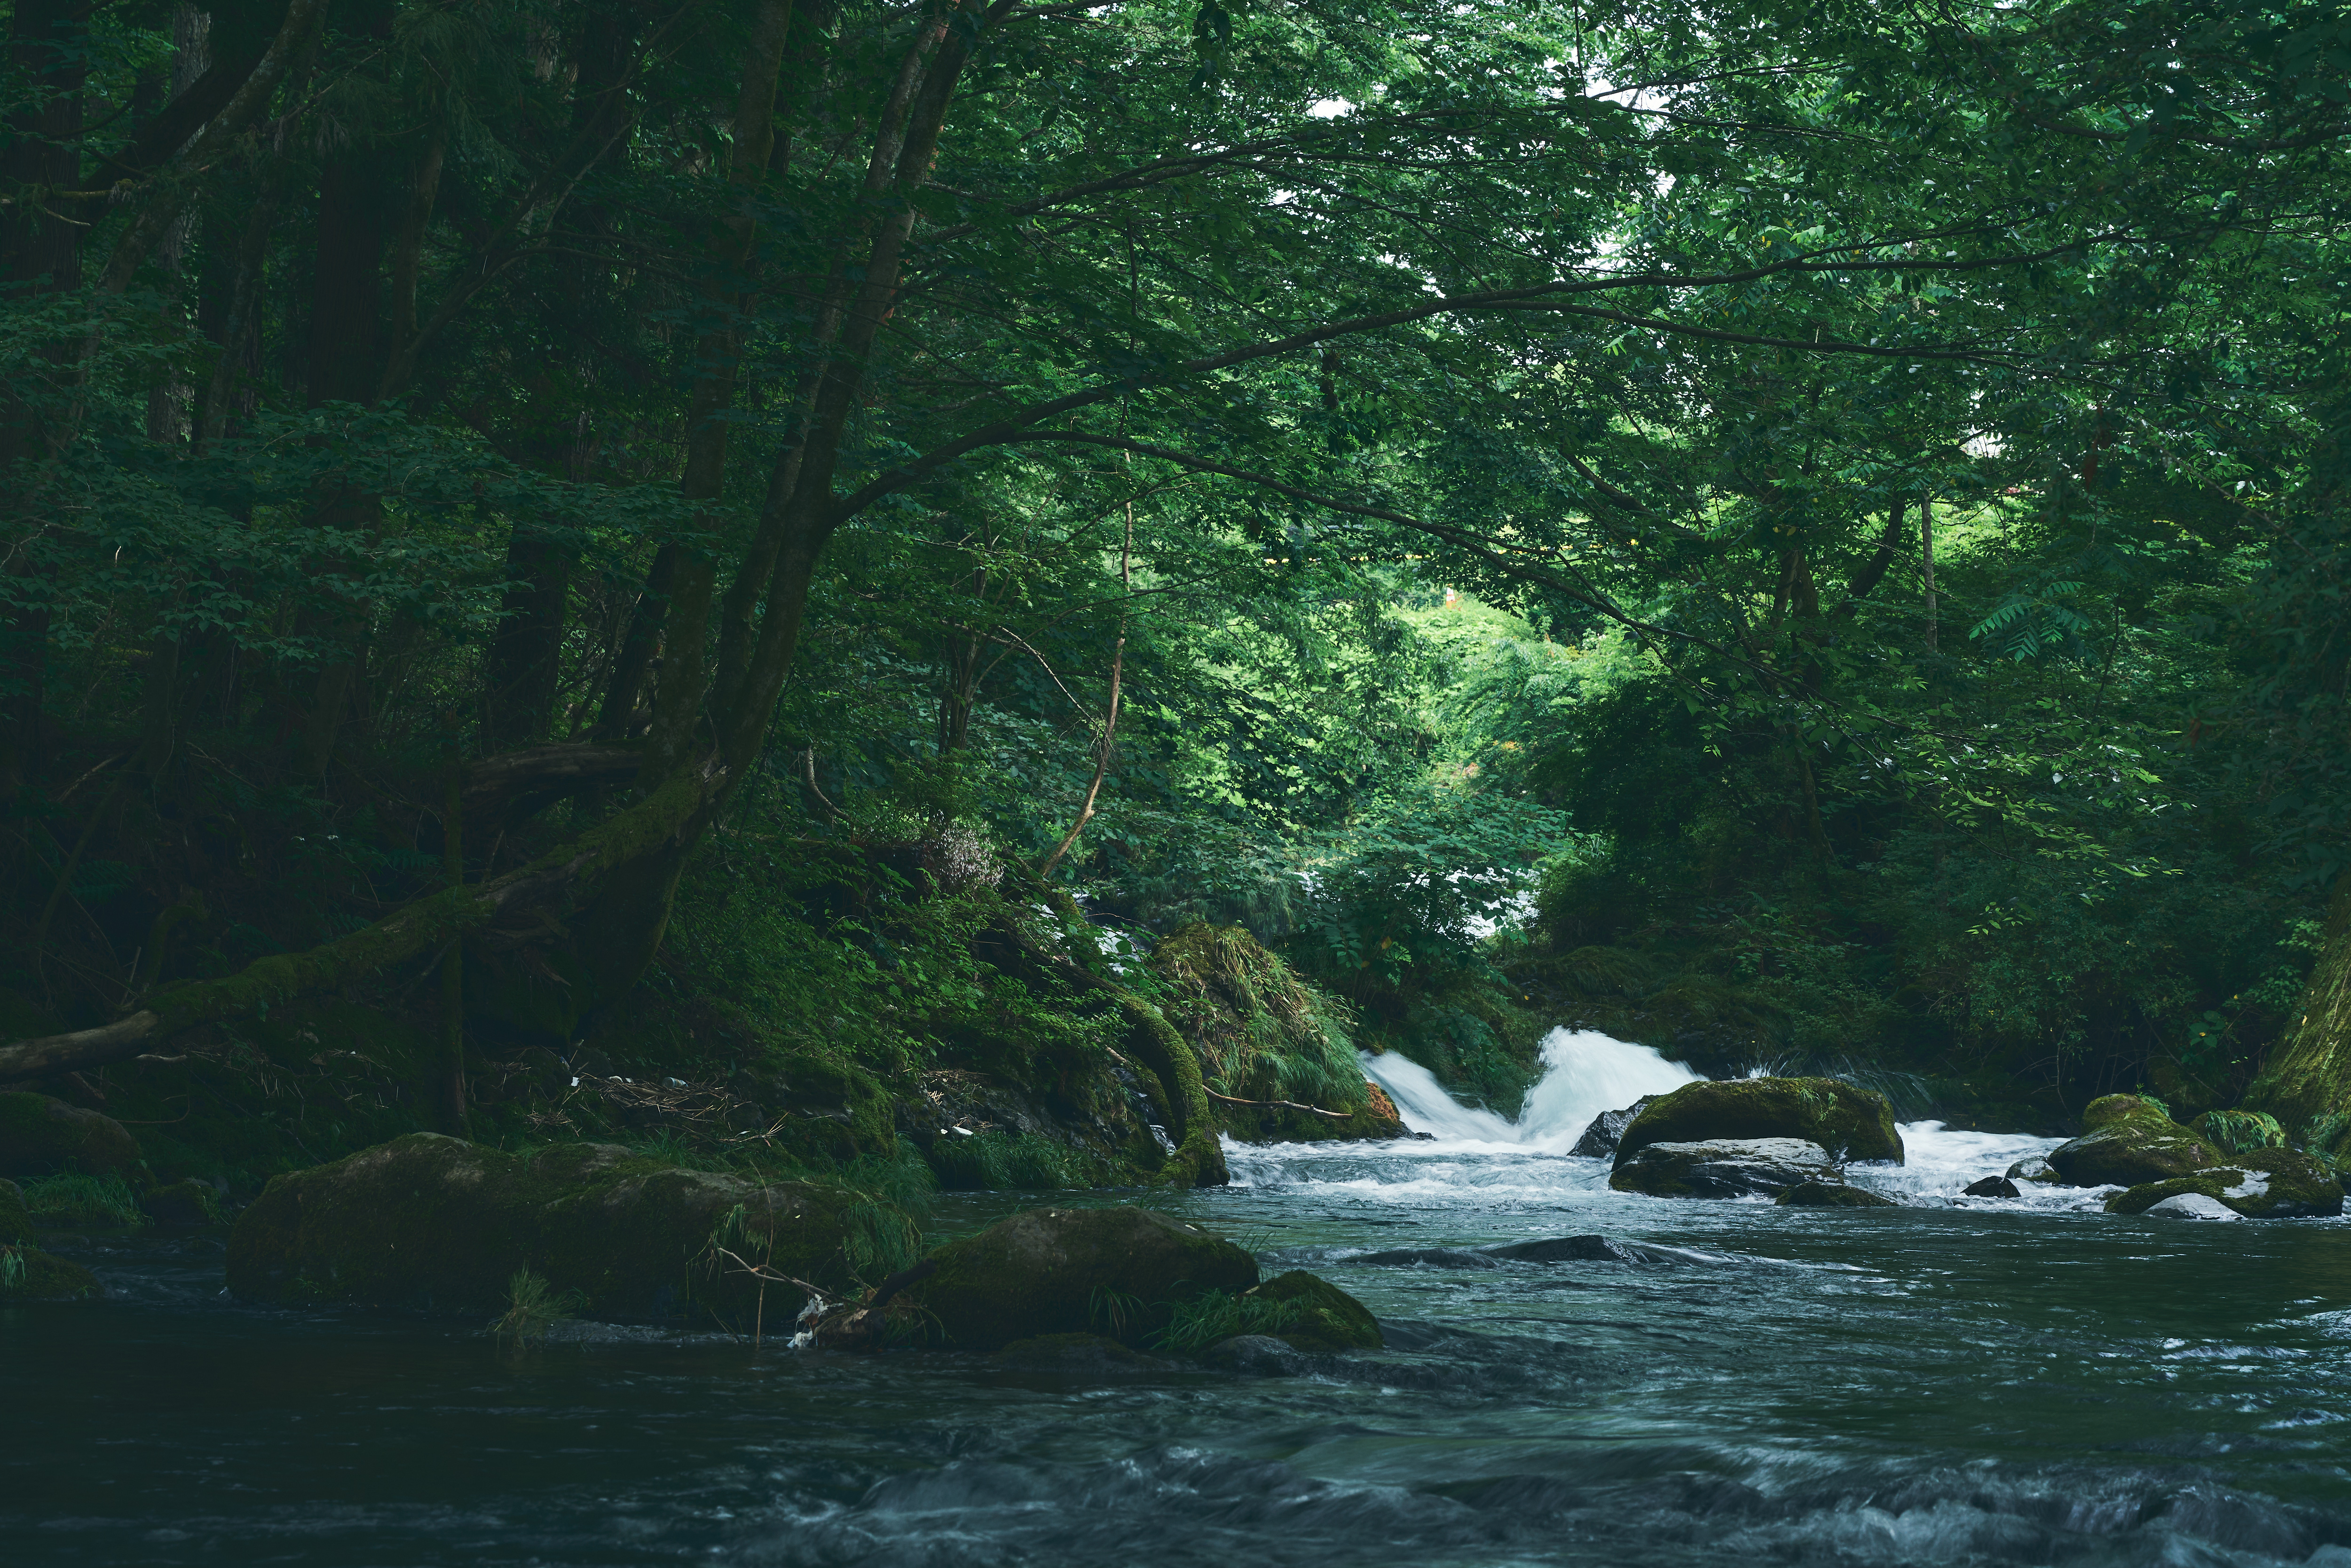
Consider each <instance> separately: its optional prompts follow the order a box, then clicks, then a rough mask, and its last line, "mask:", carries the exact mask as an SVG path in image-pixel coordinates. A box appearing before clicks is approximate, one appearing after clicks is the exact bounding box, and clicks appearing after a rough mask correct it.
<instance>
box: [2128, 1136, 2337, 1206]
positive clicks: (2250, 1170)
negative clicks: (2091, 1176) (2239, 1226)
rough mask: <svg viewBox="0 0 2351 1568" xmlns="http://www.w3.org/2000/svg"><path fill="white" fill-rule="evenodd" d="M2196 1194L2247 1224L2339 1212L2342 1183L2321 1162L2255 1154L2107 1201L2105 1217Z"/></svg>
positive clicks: (2285, 1153)
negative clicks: (2253, 1221) (2182, 1195)
mask: <svg viewBox="0 0 2351 1568" xmlns="http://www.w3.org/2000/svg"><path fill="white" fill-rule="evenodd" d="M2183 1193H2195V1194H2200V1195H2201V1196H2203V1197H2209V1198H2211V1199H2213V1200H2214V1201H2215V1202H2218V1203H2220V1204H2224V1205H2226V1206H2227V1207H2230V1208H2231V1209H2234V1210H2235V1211H2236V1212H2237V1213H2239V1214H2241V1215H2243V1216H2244V1217H2245V1218H2248V1219H2303V1218H2323V1217H2327V1216H2332V1215H2337V1214H2340V1213H2342V1212H2343V1183H2342V1180H2341V1178H2340V1177H2338V1176H2335V1173H2334V1172H2333V1171H2332V1170H2330V1169H2328V1168H2327V1166H2326V1164H2325V1161H2323V1160H2319V1159H2315V1158H2314V1157H2312V1156H2311V1155H2304V1154H2297V1153H2295V1152H2294V1150H2292V1149H2256V1150H2253V1151H2252V1153H2250V1154H2242V1155H2235V1156H2233V1157H2232V1158H2231V1160H2230V1162H2229V1163H2228V1164H2227V1165H2225V1166H2210V1167H2208V1168H2206V1169H2204V1170H2200V1171H2192V1172H2190V1173H2189V1174H2188V1175H2186V1176H2172V1177H2170V1178H2169V1179H2168V1180H2165V1181H2151V1182H2143V1183H2141V1184H2140V1185H2138V1186H2134V1187H2132V1188H2130V1189H2129V1190H2127V1191H2126V1192H2118V1193H2116V1194H2115V1195H2114V1196H2113V1197H2110V1198H2108V1199H2106V1212H2107V1213H2108V1214H2145V1213H2146V1212H2147V1211H2148V1210H2149V1209H2151V1208H2153V1207H2155V1206H2156V1205H2158V1204H2159V1203H2161V1202H2163V1201H2164V1200H2165V1199H2166V1198H2172V1197H2179V1196H2180V1195H2181V1194H2183Z"/></svg>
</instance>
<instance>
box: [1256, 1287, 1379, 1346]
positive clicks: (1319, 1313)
mask: <svg viewBox="0 0 2351 1568" xmlns="http://www.w3.org/2000/svg"><path fill="white" fill-rule="evenodd" d="M1252 1296H1253V1297H1255V1298H1256V1299H1257V1300H1259V1301H1272V1302H1275V1303H1276V1304H1278V1305H1280V1306H1284V1307H1287V1308H1288V1309H1289V1312H1288V1313H1287V1314H1285V1315H1287V1316H1289V1317H1290V1322H1289V1324H1288V1325H1287V1326H1285V1327H1283V1328H1281V1329H1280V1330H1279V1331H1277V1332H1278V1335H1279V1337H1280V1338H1281V1339H1283V1340H1285V1341H1287V1342H1288V1343H1290V1345H1291V1346H1292V1347H1294V1348H1296V1349H1299V1350H1316V1351H1332V1350H1378V1349H1379V1348H1380V1347H1381V1346H1383V1345H1384V1344H1385V1343H1387V1342H1386V1341H1385V1340H1384V1339H1383V1338H1382V1337H1381V1336H1380V1320H1379V1319H1377V1318H1375V1317H1374V1316H1372V1312H1371V1309H1370V1308H1369V1307H1366V1306H1364V1303H1363V1302H1361V1301H1357V1300H1355V1298H1354V1297H1353V1296H1351V1295H1349V1294H1347V1292H1346V1291H1343V1290H1341V1289H1339V1287H1338V1286H1336V1285H1334V1284H1332V1282H1331V1281H1328V1280H1325V1279H1322V1278H1321V1277H1320V1276H1317V1275H1313V1274H1310V1273H1308V1272H1307V1271H1306V1270H1303V1269H1292V1270H1290V1272H1289V1273H1287V1274H1276V1275H1275V1276H1274V1277H1273V1278H1272V1279H1270V1280H1268V1281H1266V1282H1265V1283H1264V1284H1262V1285H1259V1287H1257V1289H1255V1290H1253V1291H1244V1292H1243V1296H1242V1299H1243V1300H1244V1301H1246V1300H1248V1299H1249V1297H1252Z"/></svg>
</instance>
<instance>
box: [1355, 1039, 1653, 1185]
mask: <svg viewBox="0 0 2351 1568" xmlns="http://www.w3.org/2000/svg"><path fill="white" fill-rule="evenodd" d="M1363 1062H1364V1073H1365V1074H1366V1075H1367V1076H1369V1077H1370V1078H1371V1079H1372V1081H1373V1082H1376V1083H1377V1084H1378V1085H1379V1086H1380V1087H1381V1088H1383V1089H1384V1090H1386V1091H1387V1092H1388V1097H1389V1098H1390V1099H1392V1100H1394V1101H1395V1104H1396V1111H1397V1113H1399V1114H1401V1115H1402V1116H1403V1117H1404V1124H1405V1126H1407V1127H1409V1128H1411V1129H1412V1130H1413V1131H1414V1132H1416V1133H1427V1134H1432V1135H1434V1136H1435V1137H1437V1139H1438V1140H1439V1141H1441V1142H1444V1143H1448V1144H1462V1145H1493V1146H1496V1147H1498V1148H1501V1149H1508V1150H1510V1151H1512V1152H1516V1153H1523V1154H1554V1155H1563V1154H1565V1153H1566V1152H1567V1151H1568V1150H1569V1149H1571V1148H1573V1147H1574V1146H1575V1141H1576V1139H1578V1138H1580V1137H1582V1136H1583V1129H1584V1128H1586V1127H1588V1126H1590V1125H1591V1124H1592V1119H1593V1117H1594V1116H1597V1115H1599V1114H1600V1113H1602V1112H1603V1111H1614V1110H1619V1109H1621V1108H1623V1107H1624V1106H1626V1105H1630V1104H1631V1103H1633V1102H1634V1101H1635V1100H1638V1099H1639V1098H1640V1097H1641V1096H1642V1095H1644V1094H1665V1093H1669V1092H1672V1091H1674V1090H1676V1089H1678V1088H1680V1087H1681V1086H1682V1085H1683V1084H1685V1083H1695V1082H1698V1078H1699V1076H1700V1075H1699V1074H1698V1073H1695V1072H1692V1071H1690V1070H1689V1069H1688V1068H1687V1067H1684V1066H1682V1065H1681V1064H1680V1063H1679V1062H1677V1061H1667V1060H1666V1059H1665V1058H1664V1057H1662V1056H1659V1055H1658V1054H1657V1053H1656V1051H1652V1050H1650V1049H1649V1048H1648V1047H1647V1046H1646V1045H1633V1044H1630V1043H1628V1042H1626V1041H1625V1040H1614V1039H1611V1038H1610V1037H1609V1036H1607V1035H1604V1034H1602V1033H1600V1032H1599V1031H1598V1030H1588V1029H1580V1030H1566V1029H1555V1030H1552V1031H1551V1032H1550V1033H1549V1034H1547V1035H1545V1036H1544V1037H1543V1041H1542V1062H1543V1075H1542V1077H1541V1080H1540V1081H1538V1082H1536V1084H1535V1086H1534V1087H1533V1088H1532V1089H1531V1090H1529V1091H1528V1092H1527V1098H1526V1103H1525V1104H1524V1105H1522V1106H1521V1107H1520V1111H1519V1119H1518V1120H1517V1121H1515V1122H1508V1121H1504V1120H1503V1119H1502V1118H1501V1117H1499V1116H1497V1115H1496V1114H1494V1113H1492V1112H1491V1111H1479V1110H1476V1109H1474V1108H1472V1107H1470V1106H1468V1105H1464V1104H1461V1103H1459V1102H1458V1101H1456V1100H1455V1099H1454V1098H1453V1096H1451V1095H1450V1094H1447V1092H1445V1090H1444V1087H1443V1086H1442V1085H1440V1084H1439V1083H1438V1082H1437V1080H1436V1078H1435V1077H1433V1076H1431V1074H1430V1073H1429V1071H1428V1069H1426V1068H1425V1067H1423V1066H1421V1065H1420V1063H1418V1062H1416V1061H1410V1060H1408V1059H1407V1058H1405V1057H1402V1056H1398V1055H1396V1054H1395V1052H1393V1051H1391V1052H1389V1053H1388V1054H1387V1055H1385V1056H1369V1055H1367V1056H1365V1057H1364V1059H1363Z"/></svg>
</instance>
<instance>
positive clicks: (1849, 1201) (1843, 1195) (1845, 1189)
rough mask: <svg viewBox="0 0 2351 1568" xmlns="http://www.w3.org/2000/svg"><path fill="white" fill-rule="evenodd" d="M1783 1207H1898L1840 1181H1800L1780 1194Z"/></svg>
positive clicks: (1861, 1188) (1891, 1200)
mask: <svg viewBox="0 0 2351 1568" xmlns="http://www.w3.org/2000/svg"><path fill="white" fill-rule="evenodd" d="M1779 1202H1780V1205H1781V1207H1783V1208H1899V1207H1902V1206H1901V1205H1900V1204H1898V1203H1896V1202H1895V1201H1894V1200H1893V1199H1892V1198H1890V1197H1880V1196H1879V1195H1877V1194H1876V1193H1874V1192H1872V1191H1870V1190H1869V1189H1868V1188H1867V1187H1859V1186H1852V1185H1850V1184H1849V1183H1846V1182H1841V1181H1802V1182H1798V1183H1797V1184H1796V1185H1795V1186H1792V1187H1790V1188H1789V1189H1788V1190H1787V1191H1785V1192H1783V1193H1782V1194H1781V1195H1780V1198H1779Z"/></svg>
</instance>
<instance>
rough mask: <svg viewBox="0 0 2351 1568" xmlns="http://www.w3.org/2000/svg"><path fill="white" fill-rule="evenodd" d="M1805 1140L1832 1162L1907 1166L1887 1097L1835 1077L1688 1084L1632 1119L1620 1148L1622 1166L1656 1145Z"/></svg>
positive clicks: (1620, 1164)
mask: <svg viewBox="0 0 2351 1568" xmlns="http://www.w3.org/2000/svg"><path fill="white" fill-rule="evenodd" d="M1754 1138H1801V1139H1802V1140H1803V1141H1804V1142H1806V1143H1811V1144H1818V1145H1820V1146H1821V1147H1822V1148H1823V1149H1825V1150H1827V1151H1828V1153H1829V1155H1830V1157H1831V1158H1832V1159H1834V1160H1835V1161H1837V1162H1839V1163H1842V1162H1844V1161H1846V1160H1890V1161H1892V1162H1893V1163H1894V1164H1896V1165H1900V1164H1901V1163H1902V1160H1903V1151H1902V1134H1900V1133H1898V1132H1896V1130H1895V1126H1894V1106H1893V1104H1892V1103H1890V1102H1889V1101H1887V1099H1886V1096H1885V1095H1883V1094H1880V1093H1878V1092H1876V1091H1875V1090H1871V1089H1857V1088H1855V1086H1854V1085H1852V1084H1850V1083H1846V1082H1842V1081H1841V1080H1838V1079H1834V1078H1729V1079H1723V1080H1720V1081H1719V1082H1704V1083H1687V1084H1684V1085H1683V1086H1682V1087H1681V1088H1679V1089H1677V1090H1675V1091H1674V1092H1672V1093H1670V1094H1662V1095H1659V1096H1658V1097H1657V1098H1656V1101H1655V1102H1653V1103H1651V1104H1650V1105H1649V1107H1648V1109H1646V1110H1645V1111H1643V1112H1642V1113H1640V1114H1639V1115H1638V1116H1635V1117H1634V1118H1633V1121H1632V1123H1631V1124H1630V1125H1628V1126H1627V1127H1625V1134H1624V1136H1623V1138H1621V1139H1620V1140H1619V1141H1618V1143H1617V1145H1616V1163H1617V1165H1618V1166H1623V1165H1624V1164H1625V1162H1627V1161H1629V1160H1631V1159H1632V1158H1633V1157H1634V1156H1635V1155H1638V1154H1639V1153H1640V1152H1641V1151H1642V1150H1643V1149H1645V1148H1647V1147H1648V1146H1649V1145H1652V1144H1695V1143H1717V1142H1721V1141H1723V1140H1726V1139H1754Z"/></svg>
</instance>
